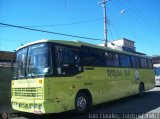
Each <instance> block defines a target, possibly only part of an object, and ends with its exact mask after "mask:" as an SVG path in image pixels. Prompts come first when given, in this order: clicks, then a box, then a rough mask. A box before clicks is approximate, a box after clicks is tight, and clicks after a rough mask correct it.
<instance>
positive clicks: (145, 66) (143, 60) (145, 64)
mask: <svg viewBox="0 0 160 119" xmlns="http://www.w3.org/2000/svg"><path fill="white" fill-rule="evenodd" d="M140 61H141V68H147V60H146V59H144V58H141V59H140Z"/></svg>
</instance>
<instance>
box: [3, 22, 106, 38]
mask: <svg viewBox="0 0 160 119" xmlns="http://www.w3.org/2000/svg"><path fill="white" fill-rule="evenodd" d="M0 25H4V26H8V27H15V28H20V29H26V30H31V31H37V32H44V33H51V34H57V35H62V36H68V37H76V38H82V39H89V40H99V41H104V40H102V39H98V38H89V37H84V36H77V35H70V34H64V33H58V32H52V31H45V30H40V29H33V28H29V27H24V26H17V25H11V24H5V23H0Z"/></svg>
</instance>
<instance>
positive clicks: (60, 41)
mask: <svg viewBox="0 0 160 119" xmlns="http://www.w3.org/2000/svg"><path fill="white" fill-rule="evenodd" d="M45 42H52V43H58V44H64V45H71V46H76V47H81V46H88V47H92V48H97V49H101V50H108V51H113V52H118V53H123V54H128V55H134V56H139V57H144V58H150V59H152V58H151V57H149V56H146V55H140V54H136V53H131V52H126V51H120V50H116V49H111V48H106V47H104V46H98V45H95V44H91V43H87V42H82V41H78V40H72V41H66V40H48V39H42V40H38V41H35V42H31V43H28V44H25V45H23V46H21V47H20V48H18V49H17V50H16V51H18V50H20V49H22V48H24V47H27V46H30V45H33V44H37V43H45Z"/></svg>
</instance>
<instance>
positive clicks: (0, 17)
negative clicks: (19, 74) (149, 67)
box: [0, 0, 160, 56]
mask: <svg viewBox="0 0 160 119" xmlns="http://www.w3.org/2000/svg"><path fill="white" fill-rule="evenodd" d="M101 1H102V0H0V23H5V24H11V25H17V26H24V27H29V28H34V29H40V30H46V31H51V32H58V33H63V34H69V35H76V36H83V37H89V38H95V39H102V40H103V30H104V27H103V8H102V6H101V5H98V2H101ZM106 7H107V9H106V13H107V38H108V41H112V40H116V39H121V38H127V39H129V40H133V41H135V47H136V51H138V52H142V53H145V54H147V55H150V56H152V55H160V24H159V23H160V0H108V1H107V6H106ZM121 11H125V12H124V13H123V14H121ZM41 39H51V40H79V41H83V42H89V43H92V44H101V43H103V41H102V40H89V39H80V38H74V37H68V36H62V35H56V34H49V33H43V32H37V31H29V30H25V29H18V28H13V27H7V26H4V25H0V51H13V50H16V49H17V48H18V47H20V46H21V45H22V44H26V43H29V42H32V41H36V40H41Z"/></svg>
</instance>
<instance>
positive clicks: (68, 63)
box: [56, 46, 82, 76]
mask: <svg viewBox="0 0 160 119" xmlns="http://www.w3.org/2000/svg"><path fill="white" fill-rule="evenodd" d="M56 51H57V74H58V75H63V76H71V75H74V74H77V73H79V72H80V71H82V67H81V65H80V56H79V54H80V53H79V50H78V49H77V48H68V47H62V46H57V48H56Z"/></svg>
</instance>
